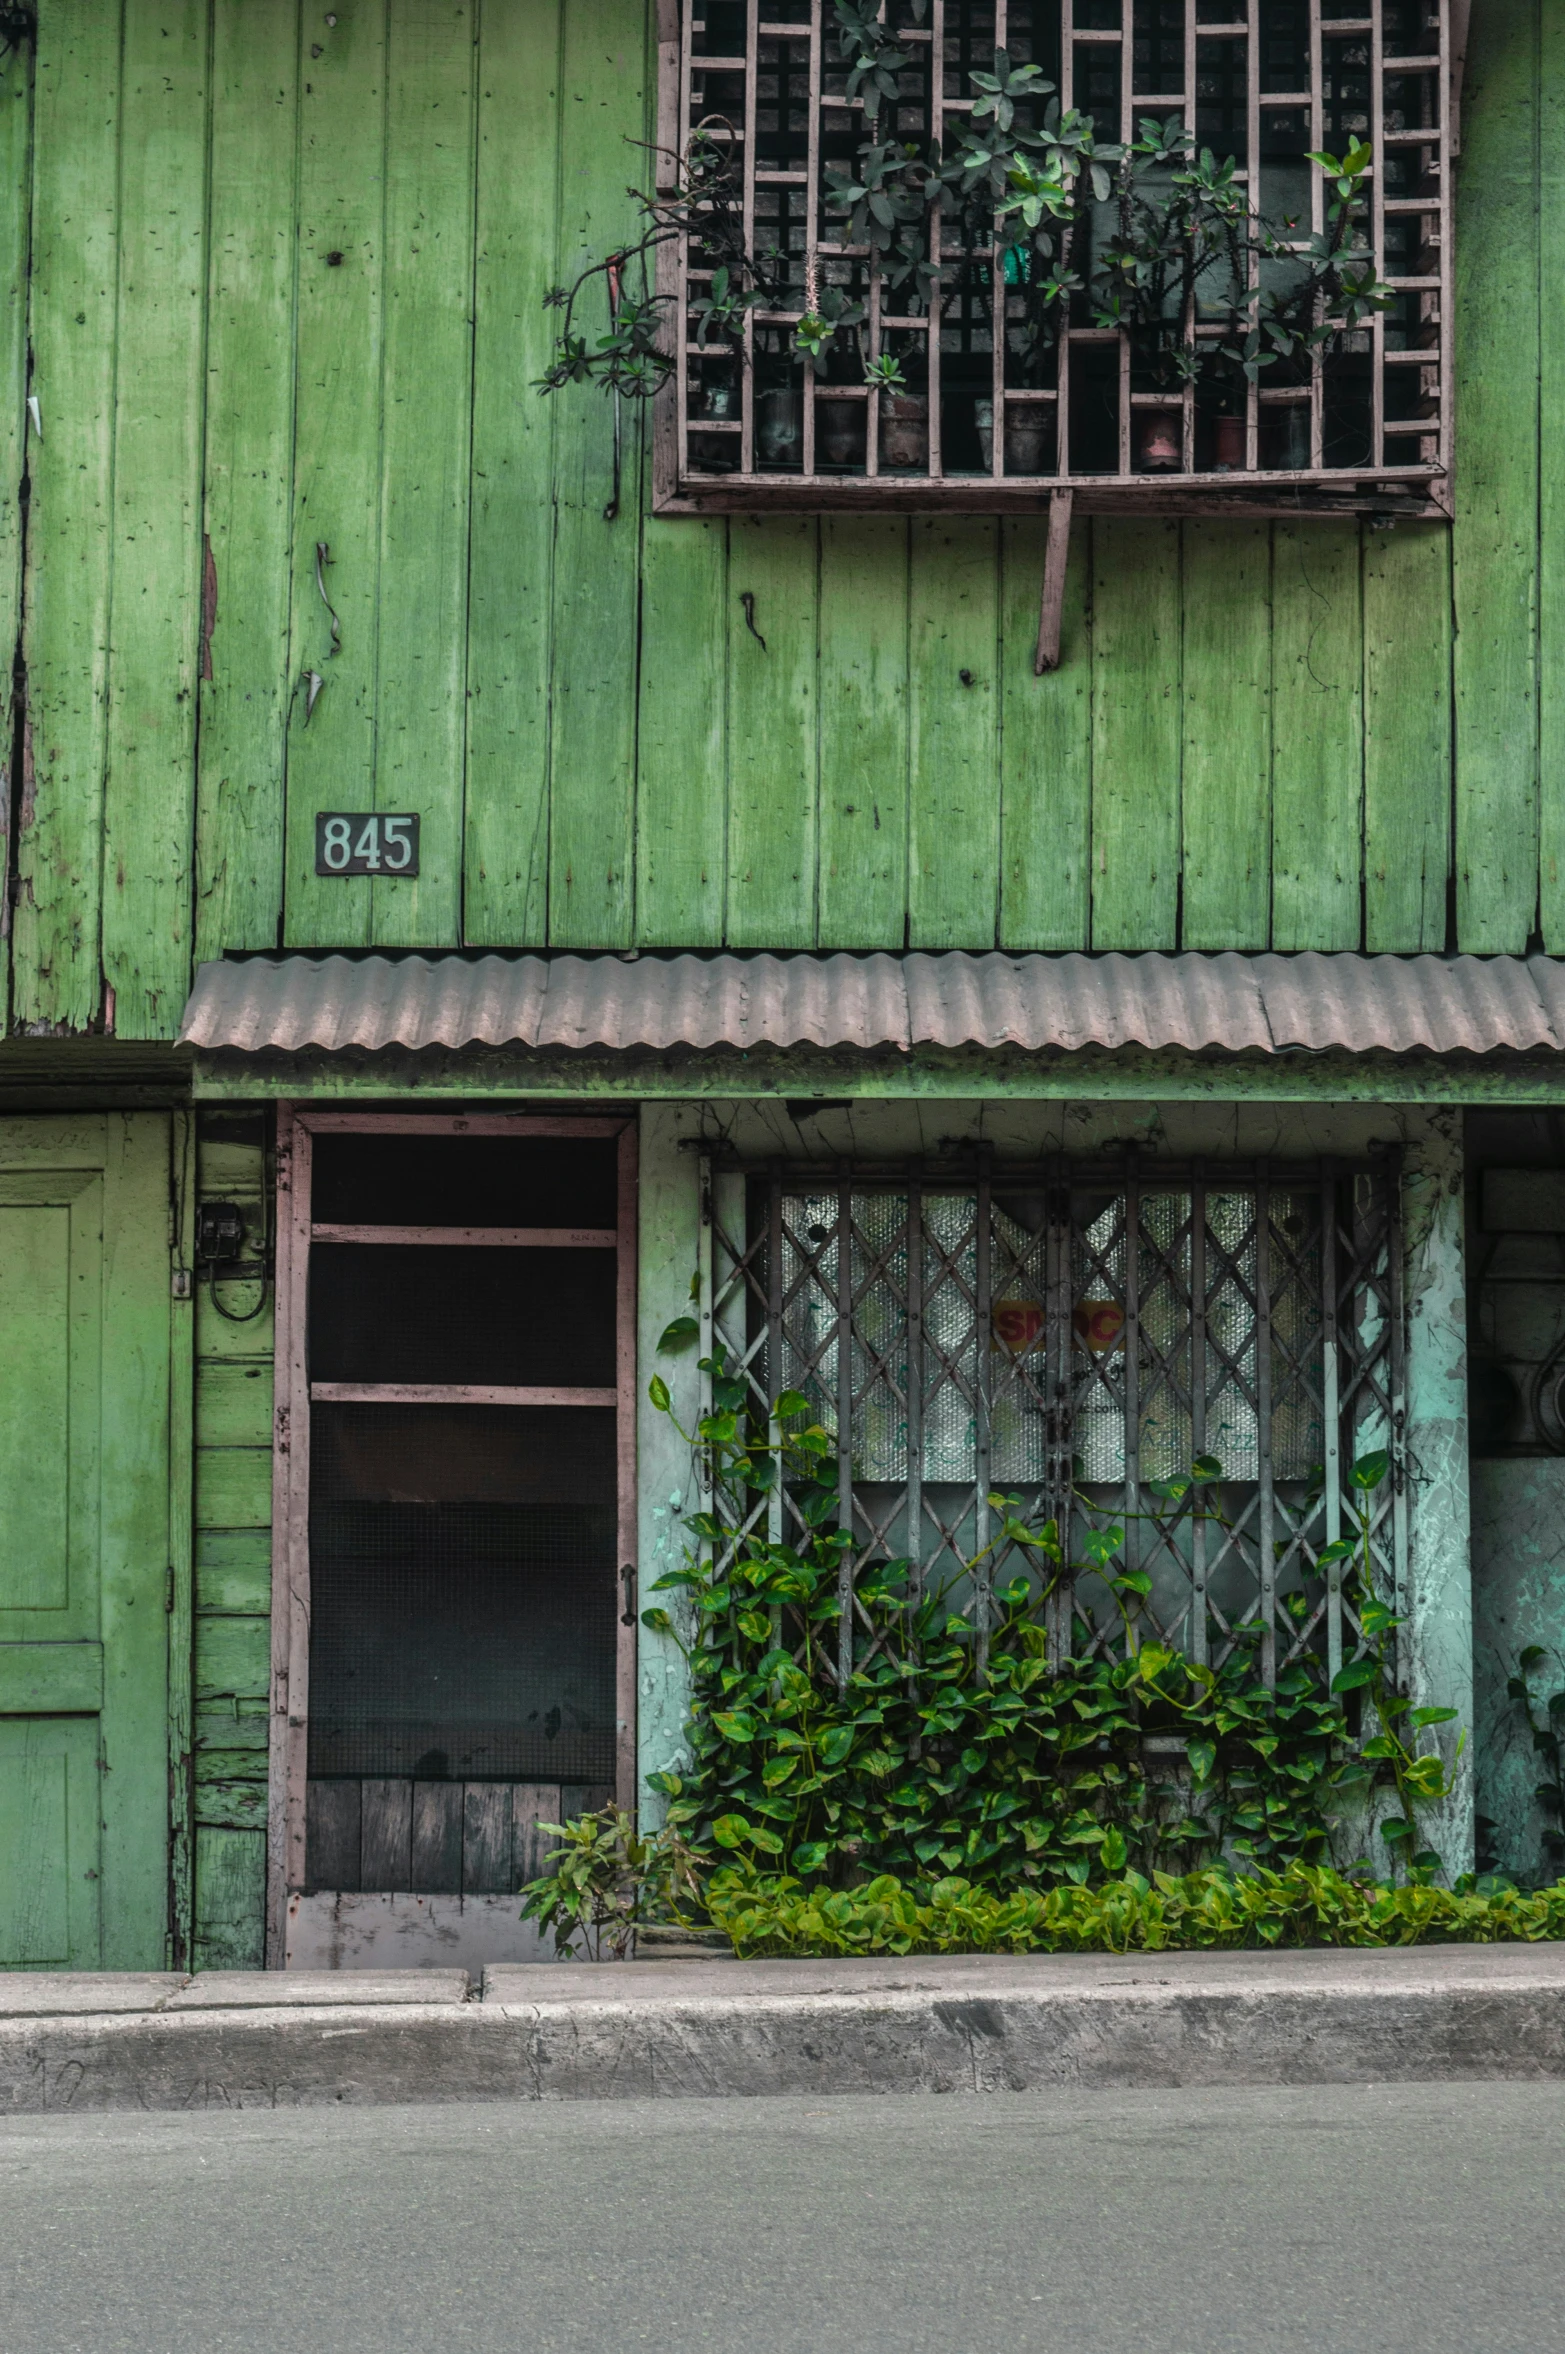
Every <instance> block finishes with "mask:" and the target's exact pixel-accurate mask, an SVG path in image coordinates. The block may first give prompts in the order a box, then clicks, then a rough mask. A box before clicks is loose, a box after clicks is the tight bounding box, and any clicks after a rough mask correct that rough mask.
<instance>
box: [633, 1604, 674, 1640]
mask: <svg viewBox="0 0 1565 2354" xmlns="http://www.w3.org/2000/svg"><path fill="white" fill-rule="evenodd" d="M641 1623H642V1625H643V1626H644V1627H646V1628H648V1629H649V1630H650V1631H651V1632H652V1633H653V1634H654V1635H672V1634H673V1632H674V1622H673V1620H672V1619H671V1618H670V1617H669V1615H668V1612H667V1611H666V1610H644V1611H643V1612H642V1614H641Z"/></svg>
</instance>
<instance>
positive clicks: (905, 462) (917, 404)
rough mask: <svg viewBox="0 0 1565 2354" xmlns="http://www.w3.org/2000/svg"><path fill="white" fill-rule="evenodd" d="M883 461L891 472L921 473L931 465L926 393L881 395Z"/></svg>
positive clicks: (883, 464)
mask: <svg viewBox="0 0 1565 2354" xmlns="http://www.w3.org/2000/svg"><path fill="white" fill-rule="evenodd" d="M880 462H881V465H882V466H883V467H884V468H885V470H886V472H887V473H888V474H911V473H913V472H915V471H917V472H922V471H923V469H924V468H925V467H926V466H927V465H928V464H929V401H928V399H927V397H926V396H925V394H923V393H921V392H884V393H882V394H881V396H880Z"/></svg>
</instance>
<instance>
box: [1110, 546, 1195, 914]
mask: <svg viewBox="0 0 1565 2354" xmlns="http://www.w3.org/2000/svg"><path fill="white" fill-rule="evenodd" d="M1092 562H1093V588H1092V734H1093V752H1092V945H1093V947H1094V948H1164V949H1169V948H1174V947H1176V946H1177V945H1178V942H1177V938H1176V934H1177V931H1178V924H1179V852H1180V839H1179V755H1180V743H1181V728H1180V716H1179V714H1180V642H1179V639H1180V612H1179V526H1178V524H1177V523H1154V522H1120V521H1118V520H1117V519H1116V520H1114V521H1112V522H1110V521H1103V520H1099V521H1096V522H1094V524H1093V527H1092Z"/></svg>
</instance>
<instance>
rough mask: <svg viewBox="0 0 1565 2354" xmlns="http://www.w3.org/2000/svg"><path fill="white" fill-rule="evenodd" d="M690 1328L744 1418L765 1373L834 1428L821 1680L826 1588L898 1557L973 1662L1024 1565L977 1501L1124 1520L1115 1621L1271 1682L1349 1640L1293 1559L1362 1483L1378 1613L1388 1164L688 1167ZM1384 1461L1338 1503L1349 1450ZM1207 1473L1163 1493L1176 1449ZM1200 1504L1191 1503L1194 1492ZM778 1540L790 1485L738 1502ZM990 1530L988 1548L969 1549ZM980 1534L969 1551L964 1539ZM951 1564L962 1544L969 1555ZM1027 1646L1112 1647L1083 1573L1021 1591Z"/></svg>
mask: <svg viewBox="0 0 1565 2354" xmlns="http://www.w3.org/2000/svg"><path fill="white" fill-rule="evenodd" d="M705 1182H706V1187H707V1205H706V1206H707V1219H706V1224H705V1231H706V1233H707V1234H708V1236H709V1238H710V1252H711V1261H710V1268H709V1270H707V1272H708V1274H709V1279H710V1288H709V1290H708V1292H707V1297H708V1298H709V1299H710V1300H711V1302H712V1337H713V1340H714V1342H715V1343H716V1344H717V1345H718V1346H719V1347H720V1348H721V1349H722V1350H723V1351H724V1353H725V1355H726V1357H727V1360H728V1363H729V1366H730V1369H732V1370H735V1371H738V1372H740V1373H741V1374H742V1377H743V1378H744V1380H745V1381H746V1383H747V1385H748V1389H749V1394H750V1400H751V1407H752V1412H753V1414H754V1416H755V1417H756V1418H757V1420H758V1421H764V1419H765V1418H766V1417H767V1415H768V1413H769V1407H770V1401H771V1400H772V1399H773V1398H775V1397H776V1396H777V1395H778V1394H779V1393H780V1392H781V1391H782V1390H784V1389H797V1390H799V1391H801V1392H803V1394H804V1395H805V1396H806V1397H808V1398H809V1400H810V1402H811V1414H812V1416H813V1418H814V1419H815V1420H816V1421H818V1422H819V1423H820V1425H821V1426H822V1427H823V1428H824V1429H826V1430H827V1431H828V1432H829V1433H830V1434H831V1435H832V1437H833V1439H834V1441H835V1449H834V1452H835V1466H836V1478H837V1484H838V1494H839V1516H838V1517H839V1525H840V1526H844V1527H851V1529H852V1532H853V1536H854V1540H855V1542H854V1545H853V1548H852V1551H851V1553H850V1554H848V1555H847V1556H846V1557H845V1559H844V1563H843V1567H842V1573H841V1580H842V1584H841V1591H842V1601H843V1615H842V1619H841V1622H840V1625H841V1633H840V1636H839V1658H838V1673H839V1679H840V1680H841V1681H843V1682H845V1681H846V1679H847V1677H848V1675H849V1674H850V1673H851V1672H852V1670H853V1669H854V1668H855V1667H861V1666H863V1665H864V1664H866V1662H867V1660H868V1659H869V1658H870V1657H871V1656H872V1655H873V1652H874V1649H875V1648H876V1646H877V1644H878V1643H880V1642H882V1641H884V1640H885V1639H886V1638H885V1636H884V1634H883V1633H878V1632H877V1630H876V1629H875V1628H874V1627H873V1626H872V1624H871V1621H870V1617H869V1614H868V1613H867V1612H866V1611H865V1610H864V1609H863V1608H862V1607H859V1606H858V1605H857V1604H856V1602H855V1597H854V1582H855V1579H856V1577H857V1576H858V1575H859V1574H860V1573H861V1572H862V1571H863V1570H865V1569H867V1568H868V1567H869V1566H870V1564H872V1563H875V1562H883V1561H885V1560H887V1559H907V1560H909V1561H911V1563H912V1564H913V1569H912V1575H911V1577H910V1580H909V1592H910V1594H912V1595H915V1596H922V1595H924V1594H927V1593H928V1592H930V1591H931V1590H937V1591H945V1592H947V1593H948V1594H949V1595H950V1596H951V1599H952V1602H953V1606H956V1607H964V1608H966V1609H967V1610H968V1611H969V1612H970V1614H971V1616H972V1619H973V1623H974V1625H975V1627H976V1630H977V1639H978V1645H979V1650H980V1655H981V1654H982V1651H983V1649H984V1647H985V1644H986V1640H987V1634H988V1629H989V1626H990V1623H991V1620H992V1618H993V1615H994V1604H993V1600H992V1597H993V1594H994V1590H995V1588H996V1586H997V1585H999V1584H1004V1583H1006V1582H1008V1581H1009V1580H1011V1579H1012V1578H1014V1577H1015V1575H1016V1573H1017V1571H1018V1569H1019V1568H1020V1569H1025V1570H1027V1571H1028V1572H1029V1573H1030V1574H1032V1575H1033V1576H1034V1577H1035V1578H1036V1575H1037V1557H1036V1556H1035V1555H1032V1554H1029V1553H1026V1552H1024V1551H1023V1550H1022V1549H1020V1548H1015V1547H1011V1546H1008V1545H1007V1544H1006V1543H1005V1542H1004V1541H1003V1540H1002V1541H1001V1542H1000V1543H998V1544H996V1543H995V1542H994V1540H995V1537H996V1535H997V1532H998V1528H999V1519H1000V1516H999V1515H998V1514H997V1513H996V1512H995V1510H994V1509H993V1507H992V1506H991V1505H990V1502H989V1497H990V1495H991V1493H1003V1494H1005V1495H1007V1496H1013V1497H1018V1498H1020V1500H1021V1514H1022V1516H1023V1517H1024V1518H1027V1519H1028V1520H1029V1521H1030V1522H1032V1523H1033V1524H1034V1525H1036V1523H1037V1522H1038V1521H1040V1520H1054V1521H1055V1522H1056V1523H1057V1524H1058V1526H1059V1527H1060V1528H1061V1529H1062V1530H1067V1529H1068V1530H1069V1531H1070V1532H1071V1538H1072V1542H1071V1544H1070V1546H1069V1548H1068V1551H1069V1554H1070V1558H1071V1559H1072V1560H1073V1561H1079V1559H1080V1554H1081V1539H1082V1537H1083V1535H1084V1534H1085V1528H1086V1525H1087V1524H1088V1522H1089V1515H1090V1516H1091V1517H1092V1518H1098V1517H1100V1516H1107V1517H1110V1518H1112V1519H1114V1520H1115V1521H1116V1522H1118V1523H1119V1525H1121V1526H1122V1527H1123V1528H1124V1531H1125V1541H1124V1548H1123V1555H1122V1561H1123V1565H1124V1566H1125V1567H1133V1568H1136V1569H1140V1570H1143V1571H1145V1572H1146V1574H1147V1575H1148V1577H1149V1578H1150V1580H1151V1585H1152V1591H1151V1595H1150V1597H1149V1598H1148V1601H1147V1603H1146V1605H1145V1607H1144V1610H1143V1613H1142V1616H1141V1619H1140V1621H1139V1625H1138V1634H1139V1635H1142V1636H1151V1635H1153V1634H1156V1635H1157V1636H1159V1637H1160V1638H1162V1639H1164V1640H1167V1641H1169V1642H1170V1643H1173V1644H1176V1645H1178V1646H1179V1647H1181V1648H1183V1649H1185V1650H1187V1651H1188V1652H1189V1653H1190V1654H1191V1655H1192V1656H1193V1657H1194V1658H1196V1659H1198V1660H1206V1661H1209V1662H1211V1663H1212V1664H1214V1665H1220V1664H1221V1663H1222V1661H1223V1660H1224V1659H1226V1658H1227V1657H1228V1656H1229V1654H1230V1653H1231V1652H1232V1651H1233V1649H1234V1648H1235V1646H1236V1644H1239V1643H1241V1642H1251V1643H1254V1645H1255V1647H1256V1657H1257V1664H1258V1666H1259V1668H1260V1670H1261V1672H1262V1673H1263V1674H1264V1676H1265V1677H1266V1679H1267V1680H1268V1681H1271V1680H1273V1679H1275V1676H1276V1674H1277V1672H1278V1669H1279V1668H1280V1667H1281V1666H1284V1665H1285V1664H1286V1663H1287V1662H1288V1661H1289V1660H1290V1659H1292V1658H1294V1657H1296V1656H1297V1655H1298V1654H1299V1653H1300V1652H1302V1651H1303V1650H1305V1649H1315V1650H1318V1651H1320V1652H1322V1653H1324V1655H1325V1658H1326V1660H1327V1663H1328V1666H1329V1668H1330V1669H1331V1671H1332V1672H1333V1673H1335V1671H1336V1669H1337V1668H1338V1667H1339V1666H1340V1665H1341V1663H1342V1660H1343V1658H1344V1657H1345V1656H1349V1657H1351V1656H1352V1655H1353V1652H1354V1650H1355V1649H1356V1647H1357V1644H1358V1627H1357V1620H1356V1617H1355V1613H1354V1608H1353V1604H1352V1600H1351V1598H1350V1596H1349V1595H1348V1594H1347V1593H1345V1592H1344V1590H1343V1574H1342V1564H1341V1563H1340V1561H1338V1562H1328V1563H1327V1564H1325V1565H1324V1566H1318V1555H1319V1554H1320V1552H1321V1551H1322V1550H1323V1549H1324V1548H1326V1547H1328V1546H1329V1545H1330V1544H1331V1543H1333V1542H1334V1541H1335V1540H1336V1539H1337V1538H1338V1537H1339V1536H1342V1535H1344V1534H1350V1533H1352V1531H1353V1530H1354V1529H1355V1528H1356V1526H1357V1512H1358V1509H1359V1507H1360V1505H1361V1504H1362V1503H1366V1502H1367V1505H1368V1508H1369V1510H1370V1513H1371V1543H1372V1554H1373V1561H1374V1573H1375V1578H1376V1583H1377V1585H1378V1587H1379V1590H1380V1593H1381V1595H1382V1597H1383V1598H1384V1599H1387V1600H1390V1601H1393V1602H1394V1605H1395V1607H1396V1608H1397V1610H1398V1614H1399V1615H1405V1610H1406V1605H1407V1600H1408V1595H1407V1553H1408V1539H1407V1471H1406V1463H1405V1459H1404V1456H1405V1426H1406V1411H1405V1363H1404V1358H1405V1349H1404V1334H1403V1311H1402V1242H1401V1232H1400V1208H1399V1204H1400V1180H1399V1173H1398V1169H1397V1166H1396V1163H1395V1161H1394V1160H1393V1159H1391V1158H1390V1157H1388V1158H1386V1159H1385V1160H1383V1161H1381V1162H1379V1163H1378V1164H1377V1165H1376V1166H1374V1167H1348V1166H1345V1165H1342V1164H1335V1165H1333V1164H1331V1163H1314V1164H1310V1165H1307V1166H1303V1165H1287V1166H1284V1165H1281V1164H1264V1165H1257V1164H1250V1165H1246V1166H1235V1165H1228V1164H1224V1165H1222V1166H1218V1165H1215V1164H1214V1165H1212V1166H1209V1167H1202V1166H1200V1165H1192V1166H1187V1167H1185V1168H1182V1169H1169V1168H1166V1167H1159V1168H1157V1169H1156V1170H1153V1169H1151V1168H1146V1167H1138V1166H1136V1165H1135V1164H1132V1163H1117V1164H1114V1165H1111V1166H1105V1165H1102V1164H1094V1165H1087V1164H1080V1165H1074V1166H1072V1165H1068V1164H1064V1163H1056V1164H1051V1165H1048V1166H1044V1167H1037V1168H1031V1169H1024V1170H1018V1169H1017V1168H1016V1167H1014V1166H1012V1165H1006V1166H1004V1167H999V1168H997V1167H994V1166H991V1165H986V1164H979V1165H977V1166H975V1167H972V1168H970V1169H969V1170H967V1171H965V1172H963V1171H956V1172H953V1170H952V1168H951V1167H950V1165H949V1164H945V1165H940V1166H928V1167H904V1168H901V1169H897V1170H890V1171H888V1170H876V1171H868V1170H853V1169H843V1170H840V1171H837V1172H834V1173H829V1174H828V1173H823V1172H821V1171H808V1172H806V1171H801V1170H797V1169H789V1168H787V1167H783V1166H773V1167H770V1168H767V1169H764V1170H756V1169H755V1168H753V1167H751V1168H744V1167H739V1166H735V1165H731V1164H726V1165H725V1163H724V1162H723V1161H722V1160H720V1159H717V1158H713V1159H711V1160H709V1161H708V1162H707V1164H706V1178H705ZM1378 1448H1384V1449H1386V1450H1387V1452H1388V1453H1389V1455H1390V1459H1391V1469H1390V1476H1389V1477H1388V1478H1387V1479H1386V1480H1385V1481H1383V1482H1382V1484H1381V1485H1380V1486H1379V1487H1378V1488H1376V1489H1375V1490H1373V1491H1372V1492H1371V1493H1370V1494H1369V1496H1368V1497H1367V1498H1361V1497H1360V1496H1359V1495H1358V1493H1357V1491H1355V1490H1354V1489H1353V1487H1352V1477H1351V1475H1352V1469H1353V1465H1354V1462H1355V1460H1356V1459H1358V1458H1359V1457H1360V1456H1362V1455H1363V1454H1365V1453H1366V1452H1369V1451H1371V1450H1373V1449H1378ZM1203 1456H1204V1457H1211V1458H1215V1460H1216V1461H1217V1462H1218V1463H1219V1464H1220V1465H1221V1467H1222V1473H1223V1477H1222V1481H1221V1484H1220V1485H1217V1486H1214V1487H1210V1488H1207V1489H1205V1490H1204V1491H1193V1492H1192V1494H1191V1495H1189V1496H1187V1497H1185V1498H1184V1499H1183V1500H1182V1501H1181V1502H1179V1503H1176V1504H1170V1503H1169V1502H1168V1501H1167V1499H1166V1498H1162V1497H1160V1496H1159V1495H1158V1493H1157V1489H1156V1483H1161V1482H1166V1481H1169V1480H1171V1479H1175V1478H1177V1477H1178V1476H1179V1475H1181V1474H1184V1473H1187V1472H1188V1471H1189V1469H1190V1467H1191V1464H1192V1463H1193V1462H1194V1461H1195V1459H1196V1458H1197V1457H1203ZM1202 1492H1204V1494H1205V1495H1206V1497H1207V1498H1208V1499H1210V1498H1211V1497H1212V1496H1213V1495H1215V1496H1216V1497H1217V1498H1218V1499H1219V1500H1220V1505H1221V1512H1222V1518H1221V1520H1220V1521H1219V1520H1217V1519H1215V1518H1212V1517H1208V1516H1207V1514H1206V1513H1204V1512H1203V1511H1202V1510H1201V1509H1200V1508H1198V1506H1197V1504H1196V1500H1195V1499H1196V1495H1197V1493H1202ZM745 1525H747V1526H748V1527H751V1528H764V1530H765V1533H767V1534H769V1535H770V1536H771V1537H772V1538H774V1539H781V1540H788V1539H791V1538H793V1537H795V1536H796V1535H797V1534H798V1530H799V1523H798V1521H797V1517H796V1515H795V1514H794V1513H793V1512H792V1511H791V1509H790V1505H789V1501H788V1498H787V1496H786V1494H777V1495H774V1496H772V1497H769V1498H764V1499H761V1500H760V1501H758V1502H757V1503H755V1504H754V1506H753V1507H752V1508H751V1509H750V1512H749V1519H748V1521H747V1523H746V1524H745ZM991 1546H992V1547H993V1549H992V1550H989V1551H987V1552H986V1548H990V1547H991ZM979 1556H984V1558H983V1559H981V1560H979V1559H978V1557H979ZM975 1564H976V1566H975ZM1046 1613H1047V1624H1048V1629H1049V1635H1050V1647H1051V1652H1052V1653H1053V1655H1054V1656H1056V1657H1059V1656H1062V1655H1063V1654H1064V1653H1065V1652H1066V1651H1067V1650H1068V1649H1071V1648H1074V1647H1076V1646H1079V1644H1080V1643H1081V1641H1082V1640H1083V1630H1085V1640H1086V1641H1087V1642H1088V1644H1089V1645H1091V1646H1092V1647H1095V1648H1098V1649H1106V1648H1109V1647H1111V1646H1112V1645H1113V1644H1114V1643H1115V1642H1117V1641H1119V1640H1121V1639H1122V1637H1121V1633H1120V1621H1119V1617H1118V1614H1117V1612H1115V1611H1114V1610H1113V1609H1112V1608H1109V1607H1107V1600H1106V1593H1105V1589H1104V1588H1103V1587H1102V1585H1101V1584H1099V1583H1097V1582H1096V1581H1094V1580H1093V1579H1092V1578H1091V1577H1090V1576H1083V1575H1081V1574H1079V1573H1077V1574H1076V1575H1075V1578H1074V1582H1071V1581H1062V1582H1061V1584H1060V1585H1059V1586H1058V1587H1057V1588H1056V1589H1055V1592H1054V1593H1053V1595H1052V1596H1051V1597H1050V1600H1049V1601H1048V1603H1047V1605H1046Z"/></svg>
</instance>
